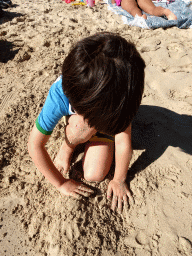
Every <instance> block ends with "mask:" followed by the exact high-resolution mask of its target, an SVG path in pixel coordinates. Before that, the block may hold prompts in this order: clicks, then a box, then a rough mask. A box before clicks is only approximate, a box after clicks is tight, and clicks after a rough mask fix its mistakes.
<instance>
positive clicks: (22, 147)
mask: <svg viewBox="0 0 192 256" xmlns="http://www.w3.org/2000/svg"><path fill="white" fill-rule="evenodd" d="M13 3H14V6H13V7H12V8H9V9H8V10H6V12H7V13H6V15H5V16H4V17H3V18H1V19H0V124H1V125H0V255H1V256H18V255H22V256H23V255H28V256H75V255H78V256H84V255H86V256H93V255H94V256H95V255H96V256H127V255H129V256H180V255H182V256H190V255H192V116H191V114H192V29H178V28H176V27H172V28H168V29H166V30H164V29H162V28H160V29H156V30H145V29H141V28H138V27H129V26H127V25H124V24H123V22H122V20H121V17H120V16H117V15H115V14H114V13H112V12H110V11H109V10H108V8H107V5H106V4H102V3H100V2H97V1H96V5H95V7H94V8H89V7H87V6H72V5H71V4H66V3H65V2H64V1H61V0H58V1H56V0H55V1H54V0H36V1H32V0H29V1H24V0H14V1H13ZM100 31H110V32H116V33H119V34H120V35H121V36H122V37H124V38H126V39H127V40H131V41H133V42H134V43H135V44H136V47H137V49H138V50H139V52H140V54H141V56H142V57H143V59H144V60H145V62H146V77H145V91H144V96H143V100H142V105H141V107H140V108H139V112H138V114H137V116H136V117H135V119H134V121H133V149H134V153H133V157H132V160H131V165H130V169H129V171H128V181H129V185H130V190H131V191H132V193H133V197H134V200H135V204H133V205H130V207H129V209H124V210H123V213H122V214H119V213H118V212H113V211H112V210H111V209H110V202H109V201H108V200H107V198H106V191H107V185H108V183H109V181H110V179H111V178H112V177H113V171H114V168H112V170H111V172H110V173H109V174H108V176H107V177H106V179H105V180H104V181H103V182H101V183H98V184H97V183H92V184H91V186H93V187H94V188H95V191H96V193H95V195H94V196H93V197H91V198H88V199H81V200H75V199H72V198H67V197H64V196H62V195H61V194H60V193H59V192H58V191H57V190H56V189H55V188H54V187H53V186H52V185H51V184H49V183H48V182H47V181H46V180H45V179H44V177H43V176H42V174H41V173H40V172H39V171H38V170H37V169H36V168H35V166H34V164H33V163H32V161H31V159H30V156H29V154H28V151H27V141H28V137H29V132H30V130H31V129H32V127H33V125H34V123H35V120H36V118H37V116H38V114H39V112H40V110H41V108H42V106H43V104H44V101H45V99H46V96H47V94H48V90H49V88H50V86H51V85H52V83H53V82H54V81H55V80H56V79H57V77H58V76H59V75H60V74H61V65H62V63H63V60H64V59H65V57H66V55H67V53H68V51H69V49H70V47H71V45H72V44H73V43H75V42H76V41H77V40H79V39H81V38H83V37H86V36H89V35H92V34H94V33H96V32H100ZM63 138H64V134H63V128H62V125H61V123H59V124H58V125H57V126H56V128H55V130H54V132H53V135H52V136H51V139H50V141H49V142H48V144H47V149H48V152H49V153H50V154H51V156H52V158H54V157H55V155H56V153H57V151H58V149H59V147H60V145H61V143H62V140H63ZM80 150H81V148H80ZM79 152H80V151H79ZM76 155H77V159H76V160H75V163H74V164H73V166H72V170H71V173H70V177H72V178H74V179H77V180H80V179H81V178H82V175H83V171H82V168H81V161H80V160H81V156H82V154H79V155H78V152H77V154H76ZM73 170H76V172H73Z"/></svg>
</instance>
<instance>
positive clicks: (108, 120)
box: [62, 32, 145, 135]
mask: <svg viewBox="0 0 192 256" xmlns="http://www.w3.org/2000/svg"><path fill="white" fill-rule="evenodd" d="M144 68H145V62H144V61H143V59H142V58H141V56H140V54H139V53H138V51H137V50H136V48H135V46H134V44H133V43H131V42H127V41H126V40H125V39H124V38H122V37H120V36H119V35H117V34H113V33H108V32H104V33H98V34H95V35H93V36H90V37H87V38H85V39H82V40H81V41H79V42H77V44H76V45H75V46H74V47H73V48H72V50H71V51H70V53H69V54H68V56H67V57H66V59H65V61H64V63H63V67H62V75H63V77H62V87H63V91H64V93H65V94H66V96H67V97H68V99H69V102H70V103H71V105H72V107H73V108H74V109H75V111H76V112H77V113H78V114H79V115H82V116H84V118H85V119H87V120H88V123H89V125H90V126H91V127H95V129H96V130H97V131H99V132H103V133H106V134H110V135H115V134H117V133H120V132H123V131H125V130H126V128H127V127H128V126H129V125H130V123H131V121H132V120H133V117H134V116H135V114H136V112H137V110H138V108H139V105H140V103H141V99H142V94H143V90H144Z"/></svg>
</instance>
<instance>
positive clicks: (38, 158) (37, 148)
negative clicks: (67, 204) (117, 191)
mask: <svg viewBox="0 0 192 256" xmlns="http://www.w3.org/2000/svg"><path fill="white" fill-rule="evenodd" d="M49 138H50V135H44V134H42V133H41V132H39V130H38V129H37V128H36V126H34V127H33V129H32V131H31V134H30V137H29V141H28V150H29V154H30V156H31V158H32V160H33V162H34V163H35V166H36V167H37V169H38V170H39V171H40V172H41V173H42V174H43V175H44V176H45V178H47V179H48V180H49V182H50V183H51V184H52V185H54V186H55V187H56V188H57V189H58V190H59V191H60V192H61V193H62V194H64V195H71V196H74V197H77V196H78V194H80V195H87V194H86V193H88V194H90V193H91V192H92V190H90V189H88V188H87V187H86V186H84V185H83V184H81V183H78V182H75V181H73V180H68V179H65V178H64V177H63V175H62V174H61V173H60V172H59V171H58V170H57V168H56V167H55V165H54V164H53V162H52V160H51V158H50V156H49V154H48V152H47V150H46V148H45V145H46V143H47V141H48V140H49Z"/></svg>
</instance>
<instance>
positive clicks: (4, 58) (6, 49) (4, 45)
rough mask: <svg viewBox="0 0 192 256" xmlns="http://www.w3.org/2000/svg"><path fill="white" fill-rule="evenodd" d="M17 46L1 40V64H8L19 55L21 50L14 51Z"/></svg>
mask: <svg viewBox="0 0 192 256" xmlns="http://www.w3.org/2000/svg"><path fill="white" fill-rule="evenodd" d="M14 47H15V45H14V44H13V43H12V42H9V41H6V40H0V62H2V63H7V62H8V61H9V60H12V59H13V58H14V57H15V55H16V54H17V53H18V51H19V49H16V50H12V49H13V48H14Z"/></svg>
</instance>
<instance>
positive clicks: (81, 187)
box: [78, 185, 94, 193]
mask: <svg viewBox="0 0 192 256" xmlns="http://www.w3.org/2000/svg"><path fill="white" fill-rule="evenodd" d="M78 190H82V191H86V192H89V193H94V191H93V190H92V189H90V188H88V187H86V186H84V185H80V186H79V187H78Z"/></svg>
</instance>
